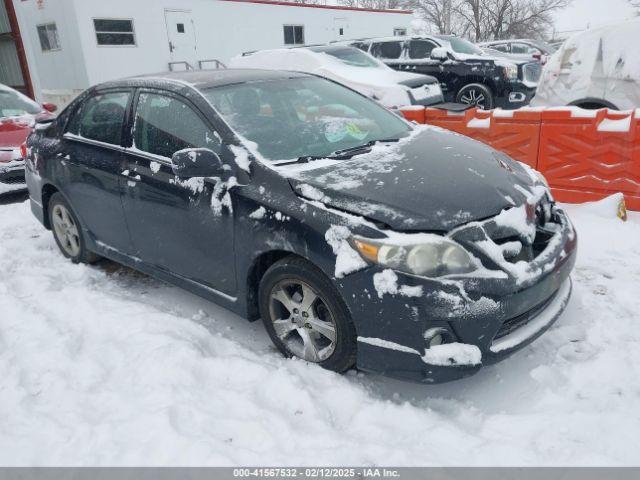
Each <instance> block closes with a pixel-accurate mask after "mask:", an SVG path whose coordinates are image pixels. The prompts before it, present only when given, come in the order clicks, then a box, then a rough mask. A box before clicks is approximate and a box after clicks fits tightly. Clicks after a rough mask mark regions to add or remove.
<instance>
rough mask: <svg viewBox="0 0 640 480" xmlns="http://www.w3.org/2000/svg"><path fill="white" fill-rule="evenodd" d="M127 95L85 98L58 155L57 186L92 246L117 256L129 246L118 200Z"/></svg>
mask: <svg viewBox="0 0 640 480" xmlns="http://www.w3.org/2000/svg"><path fill="white" fill-rule="evenodd" d="M132 98H133V90H129V89H123V90H108V91H102V92H97V93H95V94H93V96H91V97H89V98H87V99H86V100H85V101H84V102H82V104H81V105H80V106H79V108H78V109H77V110H76V111H75V112H74V114H73V116H72V117H71V119H70V121H69V123H68V125H67V130H66V132H65V133H64V135H63V141H62V152H61V153H60V155H59V160H60V162H61V165H62V166H63V167H64V172H63V173H64V174H63V175H60V182H61V184H60V185H59V186H60V188H61V190H62V192H63V193H64V194H65V195H66V197H67V199H68V200H69V201H70V202H71V205H72V207H73V209H74V210H75V211H76V213H77V214H78V215H79V217H80V221H81V222H82V224H83V226H84V227H85V228H86V229H87V230H89V233H90V235H91V236H92V237H93V239H94V240H95V241H97V242H101V243H103V244H105V245H106V246H108V247H110V248H114V249H116V250H118V251H120V252H123V253H130V252H131V242H130V238H129V232H128V229H127V225H126V221H125V217H124V212H123V210H122V201H121V197H120V189H121V178H122V176H121V173H122V170H123V168H122V163H123V160H124V157H123V150H124V149H123V147H122V146H121V145H122V139H123V131H124V123H125V118H126V113H127V111H128V109H129V108H130V102H131V100H132Z"/></svg>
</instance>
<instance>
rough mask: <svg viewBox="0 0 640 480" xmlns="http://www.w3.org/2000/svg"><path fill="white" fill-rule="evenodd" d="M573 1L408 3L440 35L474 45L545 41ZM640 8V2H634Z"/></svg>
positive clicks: (434, 0)
mask: <svg viewBox="0 0 640 480" xmlns="http://www.w3.org/2000/svg"><path fill="white" fill-rule="evenodd" d="M571 1H572V0H406V3H405V5H406V6H407V7H409V8H413V9H414V10H415V11H416V12H418V14H419V15H420V16H421V17H422V18H423V19H424V20H426V21H427V22H428V23H430V24H431V25H433V27H434V28H435V29H436V30H437V31H438V32H439V33H455V34H457V35H461V36H467V37H469V38H471V39H472V40H474V41H482V40H489V39H502V38H513V37H544V36H545V34H546V33H547V32H548V31H549V30H550V26H551V25H552V23H553V13H554V12H556V11H557V10H560V9H562V8H565V7H566V6H567V5H569V3H571ZM631 1H632V2H637V3H639V4H640V0H631Z"/></svg>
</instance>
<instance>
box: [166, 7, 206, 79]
mask: <svg viewBox="0 0 640 480" xmlns="http://www.w3.org/2000/svg"><path fill="white" fill-rule="evenodd" d="M164 15H165V23H166V26H167V37H168V38H169V52H170V54H171V57H170V58H171V61H172V62H187V63H188V64H189V65H190V66H191V67H193V68H198V65H197V60H198V52H197V45H196V32H195V27H194V23H193V19H192V18H191V12H187V11H182V10H180V11H179V10H165V12H164ZM173 68H174V69H175V70H178V69H185V68H186V66H185V65H184V64H183V65H181V64H179V63H175V64H174V65H173Z"/></svg>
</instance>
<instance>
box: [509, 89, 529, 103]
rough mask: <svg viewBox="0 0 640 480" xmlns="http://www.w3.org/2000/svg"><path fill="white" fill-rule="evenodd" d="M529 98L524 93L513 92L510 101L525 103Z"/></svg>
mask: <svg viewBox="0 0 640 480" xmlns="http://www.w3.org/2000/svg"><path fill="white" fill-rule="evenodd" d="M526 98H527V96H526V95H525V94H524V93H522V92H511V93H510V94H509V101H510V102H511V103H517V102H524V101H525V100H526Z"/></svg>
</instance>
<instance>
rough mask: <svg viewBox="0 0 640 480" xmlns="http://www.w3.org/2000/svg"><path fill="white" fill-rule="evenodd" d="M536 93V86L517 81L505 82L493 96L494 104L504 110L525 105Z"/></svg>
mask: <svg viewBox="0 0 640 480" xmlns="http://www.w3.org/2000/svg"><path fill="white" fill-rule="evenodd" d="M535 94H536V88H535V87H530V86H527V85H525V84H524V83H523V82H520V81H517V82H512V83H509V84H507V85H506V86H505V87H504V88H503V89H502V90H501V91H500V92H498V93H497V95H496V98H495V106H496V107H498V108H502V109H504V110H515V109H518V108H522V107H526V106H527V105H529V103H531V100H532V99H533V97H534V96H535Z"/></svg>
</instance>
